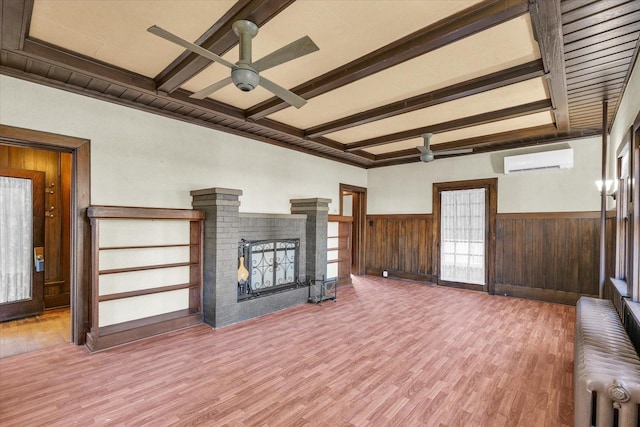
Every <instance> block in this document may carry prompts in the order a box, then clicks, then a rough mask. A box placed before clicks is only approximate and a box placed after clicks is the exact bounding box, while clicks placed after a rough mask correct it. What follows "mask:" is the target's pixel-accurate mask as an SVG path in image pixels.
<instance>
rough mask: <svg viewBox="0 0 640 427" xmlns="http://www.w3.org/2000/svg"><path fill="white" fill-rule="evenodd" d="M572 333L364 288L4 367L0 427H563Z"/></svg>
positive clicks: (441, 295) (546, 315)
mask: <svg viewBox="0 0 640 427" xmlns="http://www.w3.org/2000/svg"><path fill="white" fill-rule="evenodd" d="M574 319H575V310H574V307H571V306H563V305H555V304H550V303H543V302H536V301H529V300H520V299H514V298H507V297H499V296H489V295H487V294H484V293H481V292H475V291H465V290H458V289H450V288H442V287H434V286H426V285H420V284H416V283H412V282H402V281H396V280H389V279H381V278H373V277H359V278H355V279H354V285H353V286H352V287H346V288H342V289H340V290H339V293H338V301H337V303H334V302H325V303H324V304H322V306H316V305H312V304H305V305H301V306H297V307H294V308H291V309H287V310H282V311H279V312H276V313H273V314H270V315H267V316H263V317H260V318H256V319H252V320H249V321H246V322H243V323H240V324H236V325H232V326H229V327H226V328H222V329H218V330H212V329H211V328H209V327H207V326H204V325H202V326H196V327H192V328H189V329H185V330H182V331H176V332H172V333H170V334H166V335H163V336H159V337H154V338H149V339H147V340H144V341H139V342H136V343H133V344H129V345H125V346H122V347H118V348H114V349H110V350H107V351H104V352H101V353H95V354H92V355H89V354H88V353H87V352H86V350H85V349H84V348H82V347H75V346H73V345H61V346H56V347H53V348H50V349H47V350H39V351H35V352H32V353H28V354H24V355H20V356H15V357H9V358H6V359H3V360H0V425H2V426H5V427H6V426H24V425H30V426H33V425H45V424H46V425H48V426H52V425H55V426H67V425H72V424H78V425H83V426H88V425H105V424H109V425H135V426H138V425H152V426H164V425H189V426H195V425H204V426H256V425H260V426H264V425H268V426H303V425H313V426H457V425H459V426H510V427H512V426H568V425H572V423H573V408H572V405H573V404H572V402H573V393H572V385H571V382H572V369H573V368H572V366H573V334H574Z"/></svg>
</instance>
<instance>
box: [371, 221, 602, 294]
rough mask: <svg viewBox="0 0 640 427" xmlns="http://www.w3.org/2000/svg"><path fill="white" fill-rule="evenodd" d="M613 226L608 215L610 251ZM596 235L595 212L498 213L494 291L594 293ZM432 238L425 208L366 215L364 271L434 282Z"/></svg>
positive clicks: (597, 227)
mask: <svg viewBox="0 0 640 427" xmlns="http://www.w3.org/2000/svg"><path fill="white" fill-rule="evenodd" d="M614 227H615V218H608V219H607V248H608V250H609V252H610V254H611V256H614V252H615V246H614V245H615V234H614V231H615V230H614ZM599 239H600V213H599V212H544V213H517V214H515V213H514V214H498V215H497V219H496V261H495V271H496V277H495V293H496V294H499V295H511V296H517V297H522V298H530V299H537V300H543V301H551V302H558V303H564V304H575V302H576V300H577V299H578V298H579V297H580V296H581V295H591V296H593V295H597V294H598V276H599V275H598V265H599V251H598V248H599ZM432 240H433V236H432V216H431V215H430V214H416V215H368V216H367V258H366V259H367V274H370V275H375V276H379V275H381V274H382V271H383V270H387V271H388V272H389V276H391V277H398V278H406V279H411V280H419V281H430V282H434V281H435V279H436V277H434V268H433V263H434V262H435V261H434V259H435V257H434V256H433V253H432V251H433V249H432V244H431V242H432ZM607 259H608V261H607V268H608V269H609V270H611V271H613V270H612V269H613V268H614V262H613V258H612V257H608V258H607Z"/></svg>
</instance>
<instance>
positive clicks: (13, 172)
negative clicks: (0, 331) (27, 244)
mask: <svg viewBox="0 0 640 427" xmlns="http://www.w3.org/2000/svg"><path fill="white" fill-rule="evenodd" d="M0 175H1V176H8V177H13V178H21V179H28V180H30V181H31V204H32V218H31V222H32V224H33V225H32V236H31V247H32V248H36V247H40V248H44V246H45V243H44V242H45V234H44V172H41V171H34V170H28V169H9V168H0ZM31 252H32V254H33V249H32V250H31ZM44 256H45V259H46V256H47V254H46V252H45V254H44ZM0 307H2V308H3V316H2V319H1V320H2V321H3V322H4V321H6V320H13V319H22V318H24V317H29V316H35V315H37V314H41V313H42V312H43V311H44V271H41V272H36V269H35V266H34V265H33V260H32V265H31V298H29V299H25V300H19V301H13V302H6V303H3V304H1V305H0Z"/></svg>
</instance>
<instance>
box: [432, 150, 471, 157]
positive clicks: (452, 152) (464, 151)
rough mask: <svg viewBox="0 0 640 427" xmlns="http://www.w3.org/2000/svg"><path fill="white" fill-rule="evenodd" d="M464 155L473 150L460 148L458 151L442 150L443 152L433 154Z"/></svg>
mask: <svg viewBox="0 0 640 427" xmlns="http://www.w3.org/2000/svg"><path fill="white" fill-rule="evenodd" d="M465 153H473V148H460V149H458V150H444V151H434V152H433V154H434V155H436V156H449V155H452V154H465Z"/></svg>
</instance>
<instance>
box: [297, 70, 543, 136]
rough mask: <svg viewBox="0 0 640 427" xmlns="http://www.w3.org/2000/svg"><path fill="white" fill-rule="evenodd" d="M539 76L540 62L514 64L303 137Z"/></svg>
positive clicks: (317, 128)
mask: <svg viewBox="0 0 640 427" xmlns="http://www.w3.org/2000/svg"><path fill="white" fill-rule="evenodd" d="M542 75H544V68H543V65H542V61H541V60H536V61H531V62H527V63H526V64H521V65H517V66H515V67H511V68H508V69H506V70H502V71H498V72H495V73H491V74H489V75H486V76H481V77H478V78H475V79H471V80H467V81H465V82H461V83H457V84H454V85H451V86H447V87H445V88H441V89H436V90H434V91H432V92H429V93H425V94H422V95H418V96H414V97H411V98H407V99H403V100H401V101H397V102H394V103H391V104H387V105H383V106H381V107H377V108H372V109H370V110H367V111H363V112H361V113H357V114H353V115H351V116H348V117H344V118H341V119H338V120H334V121H331V122H328V123H323V124H321V125H318V126H314V127H312V128H309V129H307V130H306V131H305V134H306V135H307V136H308V137H311V138H313V137H317V136H320V135H326V134H328V133H332V132H337V131H339V130H343V129H348V128H351V127H354V126H359V125H363V124H366V123H370V122H373V121H376V120H381V119H386V118H388V117H393V116H396V115H399V114H405V113H409V112H411V111H416V110H420V109H423V108H427V107H432V106H434V105H438V104H442V103H444V102H450V101H455V100H456V99H460V98H464V97H466V96H471V95H476V94H478V93H482V92H486V91H488V90H493V89H498V88H501V87H504V86H508V85H510V84H514V83H519V82H522V81H525V80H529V79H533V78H536V77H541V76H542Z"/></svg>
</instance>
